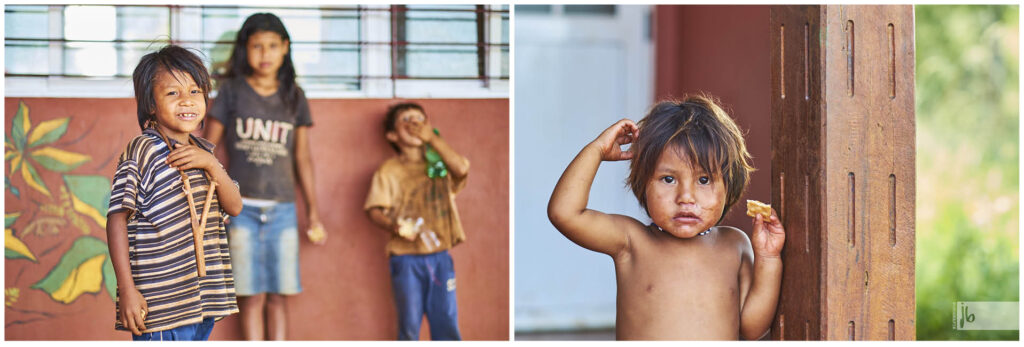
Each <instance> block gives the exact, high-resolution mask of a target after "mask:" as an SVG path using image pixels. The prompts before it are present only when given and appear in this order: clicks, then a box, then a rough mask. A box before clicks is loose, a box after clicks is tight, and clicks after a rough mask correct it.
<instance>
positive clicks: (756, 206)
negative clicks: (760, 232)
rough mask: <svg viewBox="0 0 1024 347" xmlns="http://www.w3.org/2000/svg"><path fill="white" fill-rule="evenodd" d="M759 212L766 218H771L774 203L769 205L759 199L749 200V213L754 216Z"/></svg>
mask: <svg viewBox="0 0 1024 347" xmlns="http://www.w3.org/2000/svg"><path fill="white" fill-rule="evenodd" d="M759 214H760V215H761V217H764V219H766V220H767V219H769V218H771V217H772V205H768V204H765V203H763V202H760V201H757V200H747V215H748V216H751V217H754V216H757V215H759Z"/></svg>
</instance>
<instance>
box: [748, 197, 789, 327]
mask: <svg viewBox="0 0 1024 347" xmlns="http://www.w3.org/2000/svg"><path fill="white" fill-rule="evenodd" d="M752 236H753V240H752V241H751V243H752V247H751V248H752V250H751V248H747V247H744V248H745V250H744V257H743V258H744V259H743V264H742V265H741V269H740V291H741V296H740V305H741V306H740V307H741V309H740V336H743V338H744V339H746V340H758V339H760V338H761V337H762V336H764V334H765V333H766V332H767V331H768V327H769V326H771V324H772V319H774V318H775V308H776V306H777V304H778V302H779V286H780V285H781V284H782V256H781V253H782V246H783V244H785V242H786V231H785V230H784V229H783V227H782V222H780V221H779V217H778V216H777V215H776V214H775V210H774V209H772V215H771V217H770V218H769V219H768V220H764V217H762V216H761V214H757V215H756V216H755V217H754V231H753V233H752ZM751 253H753V256H751ZM751 258H753V259H751ZM751 263H753V264H751ZM751 267H753V271H751ZM751 272H753V274H751ZM751 277H752V278H751Z"/></svg>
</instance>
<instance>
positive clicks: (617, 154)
mask: <svg viewBox="0 0 1024 347" xmlns="http://www.w3.org/2000/svg"><path fill="white" fill-rule="evenodd" d="M639 133H640V128H639V127H637V126H636V123H634V122H633V121H632V120H630V119H622V120H620V121H618V122H615V124H612V126H610V127H608V129H605V131H604V132H602V133H601V135H598V136H597V139H595V140H594V142H591V143H590V145H592V146H597V148H598V150H599V151H600V153H601V160H603V161H616V160H627V159H632V158H633V151H623V150H622V147H621V146H622V145H625V144H628V143H632V142H633V141H636V136H637V135H638V134H639Z"/></svg>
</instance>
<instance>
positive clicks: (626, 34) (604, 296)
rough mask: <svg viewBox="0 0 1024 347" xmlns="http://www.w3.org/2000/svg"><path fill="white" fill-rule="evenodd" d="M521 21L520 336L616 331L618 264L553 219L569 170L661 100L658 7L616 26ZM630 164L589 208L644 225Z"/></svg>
mask: <svg viewBox="0 0 1024 347" xmlns="http://www.w3.org/2000/svg"><path fill="white" fill-rule="evenodd" d="M552 7H553V9H554V11H552V13H550V14H523V13H519V12H517V13H516V14H515V41H514V44H515V50H514V54H515V105H514V106H515V118H514V119H515V124H514V128H515V177H514V179H515V195H514V196H515V330H516V331H520V332H528V331H542V330H575V329H596V328H610V327H613V326H614V324H615V269H614V266H613V264H612V261H611V258H610V257H608V256H606V255H603V254H600V253H596V252H592V251H589V250H586V249H584V248H582V247H580V246H577V245H576V244H574V243H572V242H571V241H569V240H568V239H566V238H565V237H564V236H562V234H560V233H559V232H558V231H557V230H556V229H555V228H554V227H553V226H552V225H551V223H550V222H549V221H548V219H547V213H546V208H547V203H548V199H549V198H550V196H551V191H552V189H554V186H555V183H556V182H557V181H558V178H559V177H560V176H561V174H562V172H563V170H564V169H565V167H566V166H567V165H568V164H569V162H570V161H572V159H573V158H574V157H575V156H576V154H577V153H578V152H579V151H580V149H582V148H583V146H585V145H586V144H588V143H589V142H590V141H592V140H593V139H594V138H596V137H597V135H598V134H600V133H601V131H603V130H604V129H605V128H607V127H608V126H610V125H611V124H612V123H614V122H615V121H617V120H619V119H621V118H631V119H633V120H639V119H640V118H642V117H643V115H644V112H645V111H646V109H647V107H648V106H649V105H650V102H651V100H652V97H653V96H652V90H653V79H652V70H653V58H652V46H651V42H650V39H649V37H648V35H649V34H648V33H649V30H648V29H647V28H648V26H649V18H650V17H649V13H650V7H649V6H618V7H617V8H616V13H615V15H614V16H583V15H566V14H563V13H562V11H561V9H562V7H561V6H552ZM628 170H629V166H628V162H614V163H603V164H601V168H600V169H599V171H598V173H597V176H596V178H595V180H594V185H593V189H591V194H590V203H589V206H588V207H589V208H592V209H596V210H599V211H604V212H612V213H620V214H627V215H631V216H633V217H635V218H638V219H640V220H642V221H647V220H648V219H647V218H646V216H645V215H644V214H643V211H642V210H641V209H640V207H639V205H638V204H637V202H636V199H635V198H634V197H633V195H632V194H631V193H630V191H629V190H628V189H627V188H626V186H625V179H626V176H627V175H628Z"/></svg>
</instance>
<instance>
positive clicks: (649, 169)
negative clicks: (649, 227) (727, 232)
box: [627, 94, 754, 224]
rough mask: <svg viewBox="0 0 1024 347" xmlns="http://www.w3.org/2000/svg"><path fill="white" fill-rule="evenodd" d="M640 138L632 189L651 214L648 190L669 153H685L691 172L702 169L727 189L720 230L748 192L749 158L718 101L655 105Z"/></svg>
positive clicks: (699, 97)
mask: <svg viewBox="0 0 1024 347" xmlns="http://www.w3.org/2000/svg"><path fill="white" fill-rule="evenodd" d="M637 125H638V127H639V128H640V130H639V133H640V135H639V136H638V137H637V139H636V142H635V143H634V144H633V145H632V147H631V148H630V150H631V151H633V160H632V161H631V162H630V165H629V169H630V171H629V178H628V179H627V183H628V185H629V187H630V188H631V189H632V190H633V195H636V198H637V200H639V201H640V206H641V207H643V208H644V212H647V214H648V215H650V212H649V211H648V210H647V185H648V183H649V182H650V181H651V176H652V175H653V174H654V170H655V166H656V165H657V163H658V159H659V158H660V157H661V154H662V152H664V151H665V149H666V148H670V149H677V150H680V151H683V153H685V154H686V156H687V158H688V159H689V160H690V165H691V167H692V168H694V169H696V167H698V166H699V167H700V168H701V169H703V170H704V172H706V173H707V174H708V175H711V178H712V179H715V178H717V177H721V178H722V181H723V183H725V189H726V193H725V208H724V209H723V210H722V215H721V216H719V218H718V221H717V222H715V223H716V224H717V223H719V222H721V221H722V218H724V217H725V213H726V212H728V211H729V208H730V207H732V205H733V204H735V203H736V202H737V201H738V200H739V198H740V195H742V194H743V190H744V189H746V187H747V182H748V179H749V177H750V172H752V171H754V168H753V167H751V166H750V153H748V152H747V147H746V144H745V142H744V140H743V134H742V133H741V132H740V129H739V127H737V126H736V123H735V122H733V120H732V119H731V118H729V115H728V114H726V113H725V111H724V110H722V108H721V107H719V106H718V105H717V104H716V102H715V100H714V99H712V98H711V97H709V96H706V95H703V94H702V95H695V96H689V97H687V98H686V99H685V100H684V101H682V102H678V101H663V102H660V103H658V104H657V105H654V107H652V108H651V110H650V112H648V113H647V116H645V117H644V119H642V120H640V122H639V123H638V124H637Z"/></svg>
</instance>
